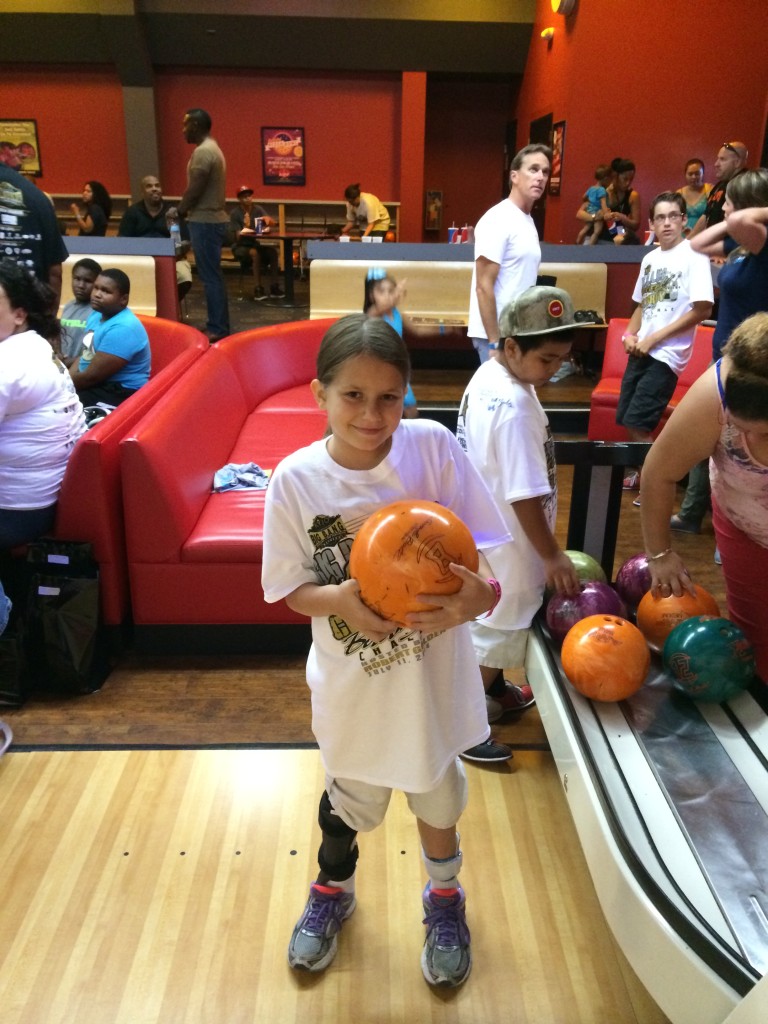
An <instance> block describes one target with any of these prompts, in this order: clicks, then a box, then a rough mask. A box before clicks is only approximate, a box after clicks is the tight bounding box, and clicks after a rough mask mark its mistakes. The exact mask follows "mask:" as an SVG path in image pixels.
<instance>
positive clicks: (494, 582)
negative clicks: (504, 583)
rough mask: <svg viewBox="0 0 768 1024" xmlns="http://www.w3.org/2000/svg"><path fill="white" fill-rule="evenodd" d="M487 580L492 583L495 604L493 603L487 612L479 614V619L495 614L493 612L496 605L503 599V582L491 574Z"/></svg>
mask: <svg viewBox="0 0 768 1024" xmlns="http://www.w3.org/2000/svg"><path fill="white" fill-rule="evenodd" d="M487 582H488V583H490V584H491V586H492V587H493V593H494V598H493V604H492V605H491V607H490V608H489V609H488V611H487V612H483V614H482V615H478V616H477V617H478V619H487V618H488V616H489V615H491V614H493V612H494V611H495V610H496V605H497V604H498V603H499V601H500V600H501V584H500V583H499V581H498V580H495V579H494V578H493V577H492V576H489V577H488V581H487Z"/></svg>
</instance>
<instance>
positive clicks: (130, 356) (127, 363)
mask: <svg viewBox="0 0 768 1024" xmlns="http://www.w3.org/2000/svg"><path fill="white" fill-rule="evenodd" d="M130 294H131V281H130V278H129V277H128V275H127V274H126V273H124V271H122V270H116V269H109V270H102V272H101V273H100V274H99V276H98V277H97V278H96V281H95V283H94V286H93V291H92V292H91V305H92V306H93V313H92V314H91V315H90V316H89V317H88V322H87V323H86V325H85V336H84V337H83V351H82V354H81V356H80V361H79V362H78V363H77V365H76V366H74V365H73V366H72V367H70V370H69V372H70V374H71V375H72V380H73V381H74V384H75V388H76V389H77V392H78V395H79V397H80V401H81V402H82V403H83V405H85V406H89V405H98V404H99V403H103V404H104V405H110V406H117V405H120V403H121V402H124V401H125V400H126V398H130V397H131V395H133V394H134V393H135V392H136V391H138V389H139V388H140V387H141V386H142V385H143V384H146V383H147V381H148V380H149V372H150V368H151V353H150V348H149V337H148V335H147V332H146V330H145V328H144V325H143V324H142V322H141V321H140V320H139V318H138V317H137V316H136V314H135V313H133V312H132V311H131V310H130V309H128V299H129V298H130Z"/></svg>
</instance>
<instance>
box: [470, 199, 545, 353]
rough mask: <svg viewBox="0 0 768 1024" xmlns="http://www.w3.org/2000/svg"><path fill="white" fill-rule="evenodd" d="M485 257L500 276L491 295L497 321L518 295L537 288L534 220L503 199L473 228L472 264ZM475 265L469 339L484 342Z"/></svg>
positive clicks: (537, 250) (538, 255)
mask: <svg viewBox="0 0 768 1024" xmlns="http://www.w3.org/2000/svg"><path fill="white" fill-rule="evenodd" d="M478 256H484V257H485V258H486V259H487V260H490V261H491V262H492V263H498V265H499V273H498V275H497V277H496V283H495V285H494V288H493V291H494V294H495V296H496V318H497V319H498V318H499V316H501V311H502V310H503V309H504V307H505V306H506V305H507V303H508V302H511V300H512V299H514V298H515V297H516V296H518V295H519V294H520V292H523V291H525V289H526V288H530V287H531V286H532V285H534V284H536V276H537V274H538V272H539V264H540V263H541V245H540V244H539V235H538V232H537V231H536V225H535V224H534V222H533V217H531V215H530V214H528V213H523V211H522V210H521V209H520V207H519V206H517V204H516V203H513V202H512V200H511V199H503V200H502V201H501V202H500V203H497V204H496V206H492V207H491V209H490V210H487V211H486V212H485V213H484V214H483V216H482V217H481V218H480V220H479V221H478V222H477V224H476V225H475V260H477V258H478ZM476 289H477V264H476V263H475V265H474V266H473V268H472V288H471V290H470V293H469V324H468V327H467V334H468V335H469V337H470V338H487V337H488V334H487V332H486V330H485V327H484V326H483V321H482V318H481V316H480V305H479V303H478V301H477V290H476Z"/></svg>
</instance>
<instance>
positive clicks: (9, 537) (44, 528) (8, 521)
mask: <svg viewBox="0 0 768 1024" xmlns="http://www.w3.org/2000/svg"><path fill="white" fill-rule="evenodd" d="M55 519H56V503H55V502H54V504H53V505H48V506H47V508H24V509H18V508H0V551H2V550H3V549H5V548H13V547H16V545H17V544H26V543H27V542H28V541H30V540H36V539H37V538H38V537H42V535H43V534H44V533H48V531H49V530H51V529H52V528H53V523H54V520H55Z"/></svg>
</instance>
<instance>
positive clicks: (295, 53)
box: [0, 11, 531, 85]
mask: <svg viewBox="0 0 768 1024" xmlns="http://www.w3.org/2000/svg"><path fill="white" fill-rule="evenodd" d="M530 39H531V23H530V22H529V21H521V20H518V21H504V22H498V21H495V22H492V21H477V20H474V21H455V20H454V21H435V20H424V21H418V20H409V21H390V20H383V19H376V18H355V19H354V20H345V19H341V18H327V17H326V18H323V17H266V16H259V15H242V14H226V15H219V14H214V15H212V14H198V13H190V14H181V13H179V14H176V13H167V12H163V13H140V14H126V15H119V14H110V15H102V14H98V13H93V12H92V11H91V12H90V13H89V12H87V11H86V12H85V13H64V14H60V13H36V12H32V13H10V14H0V61H2V63H3V64H4V65H6V66H7V65H8V64H81V65H88V64H90V65H93V64H114V65H116V66H117V69H118V73H119V74H120V77H121V81H122V83H123V84H124V85H149V84H150V83H151V77H152V72H153V69H155V68H158V69H159V68H164V67H200V68H206V67H211V68H243V69H270V68H284V69H306V70H335V71H344V70H349V71H357V70H368V71H409V70H414V71H415V70H418V71H430V72H444V73H445V72H447V73H455V74H464V75H467V74H469V75H494V76H498V75H504V76H506V75H510V76H518V75H522V73H523V71H524V69H525V62H526V57H527V54H528V46H529V43H530Z"/></svg>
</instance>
